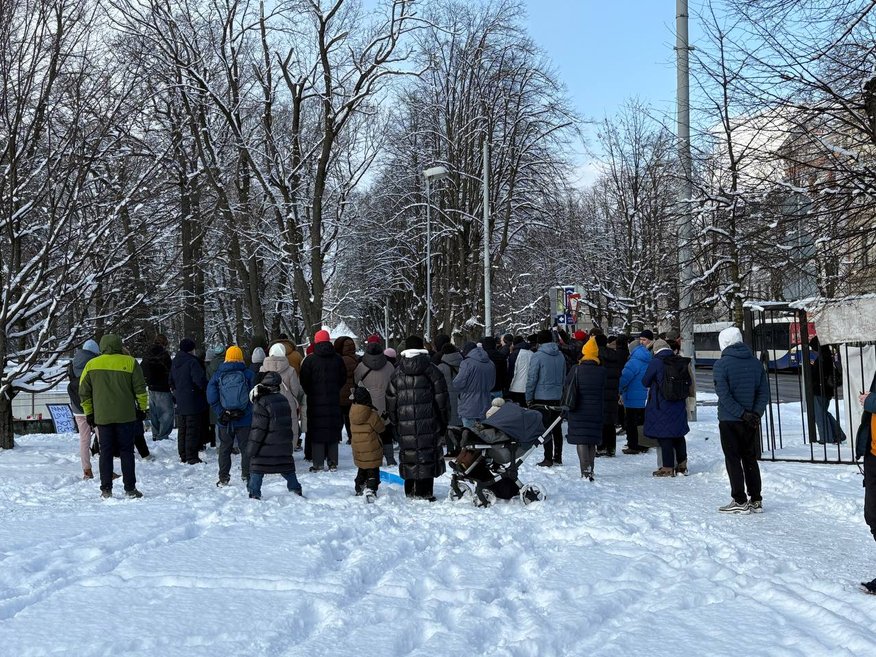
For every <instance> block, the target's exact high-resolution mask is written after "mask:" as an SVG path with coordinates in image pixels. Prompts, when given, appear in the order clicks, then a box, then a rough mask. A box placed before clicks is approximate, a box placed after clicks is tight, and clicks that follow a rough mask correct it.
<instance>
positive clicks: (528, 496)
mask: <svg viewBox="0 0 876 657" xmlns="http://www.w3.org/2000/svg"><path fill="white" fill-rule="evenodd" d="M545 497H546V495H545V494H544V492H542V490H541V489H540V488H539V487H538V486H536V485H534V484H526V486H524V487H523V488H521V489H520V501H521V502H523V506H529V505H530V504H532V503H533V502H542V501H544V498H545Z"/></svg>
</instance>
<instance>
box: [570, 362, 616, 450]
mask: <svg viewBox="0 0 876 657" xmlns="http://www.w3.org/2000/svg"><path fill="white" fill-rule="evenodd" d="M576 372H577V376H578V400H577V402H576V404H575V408H574V409H570V410H569V412H568V414H567V416H566V419H567V420H568V422H569V434H568V436H567V437H566V439H567V440H568V442H569V444H570V445H599V444H601V443H602V422H603V419H604V417H603V416H604V413H603V404H604V403H605V395H604V390H605V378H606V376H607V375H608V372H607V371H606V369H605V368H604V367H600V366H599V365H597V364H596V362H595V361H592V360H585V361H584V362H583V363H581V364H580V365H576V366H575V367H573V368H572V370H571V371H570V372H569V376H568V377H567V378H566V385H569V383H571V381H572V379H573V378H574V377H575V373H576Z"/></svg>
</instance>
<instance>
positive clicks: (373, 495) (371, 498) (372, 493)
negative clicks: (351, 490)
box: [365, 488, 377, 504]
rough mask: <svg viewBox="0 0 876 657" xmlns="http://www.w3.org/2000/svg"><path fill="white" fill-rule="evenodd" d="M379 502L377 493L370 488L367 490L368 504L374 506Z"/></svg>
mask: <svg viewBox="0 0 876 657" xmlns="http://www.w3.org/2000/svg"><path fill="white" fill-rule="evenodd" d="M376 500H377V492H376V491H373V490H371V489H370V488H368V489H366V490H365V502H366V503H367V504H373V503H374V502H375V501H376Z"/></svg>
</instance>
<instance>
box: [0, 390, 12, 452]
mask: <svg viewBox="0 0 876 657" xmlns="http://www.w3.org/2000/svg"><path fill="white" fill-rule="evenodd" d="M13 447H15V437H14V435H13V433H12V399H11V398H9V399H7V398H6V395H2V394H0V449H12V448H13Z"/></svg>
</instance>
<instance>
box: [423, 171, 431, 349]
mask: <svg viewBox="0 0 876 657" xmlns="http://www.w3.org/2000/svg"><path fill="white" fill-rule="evenodd" d="M425 178H426V342H431V341H432V194H431V191H432V190H431V188H430V187H429V179H430V176H425Z"/></svg>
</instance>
